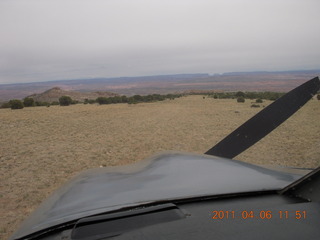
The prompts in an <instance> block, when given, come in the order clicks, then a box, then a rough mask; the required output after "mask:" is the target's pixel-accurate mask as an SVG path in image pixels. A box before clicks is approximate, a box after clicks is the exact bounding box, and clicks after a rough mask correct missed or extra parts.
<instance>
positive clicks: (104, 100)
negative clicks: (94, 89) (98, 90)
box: [96, 97, 110, 105]
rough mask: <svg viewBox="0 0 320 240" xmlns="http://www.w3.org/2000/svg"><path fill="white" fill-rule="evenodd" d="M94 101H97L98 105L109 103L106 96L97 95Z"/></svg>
mask: <svg viewBox="0 0 320 240" xmlns="http://www.w3.org/2000/svg"><path fill="white" fill-rule="evenodd" d="M96 102H97V103H99V104H100V105H101V104H109V103H110V101H109V100H108V98H106V97H98V98H97V99H96Z"/></svg>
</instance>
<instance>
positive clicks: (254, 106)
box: [251, 104, 260, 108]
mask: <svg viewBox="0 0 320 240" xmlns="http://www.w3.org/2000/svg"><path fill="white" fill-rule="evenodd" d="M251 107H252V108H259V107H260V105H259V104H252V105H251Z"/></svg>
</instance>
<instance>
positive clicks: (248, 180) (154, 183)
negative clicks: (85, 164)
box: [11, 152, 301, 239]
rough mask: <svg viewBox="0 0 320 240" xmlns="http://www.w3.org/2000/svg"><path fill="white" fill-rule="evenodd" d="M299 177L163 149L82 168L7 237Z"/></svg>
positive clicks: (275, 186) (279, 185) (274, 186)
mask: <svg viewBox="0 0 320 240" xmlns="http://www.w3.org/2000/svg"><path fill="white" fill-rule="evenodd" d="M300 177H301V175H298V174H293V173H288V172H280V171H275V170H270V169H267V168H263V167H260V166H257V165H253V164H249V163H244V162H241V161H236V160H231V159H225V158H220V157H213V156H208V155H195V154H186V153H180V152H166V153H163V154H159V155H156V156H154V157H151V158H149V159H146V160H144V161H142V162H139V163H136V164H133V165H129V166H122V167H114V168H99V169H93V170H89V171H86V172H83V173H82V174H80V175H78V176H77V177H75V178H74V179H72V180H71V181H69V182H68V183H67V184H65V185H64V186H63V187H62V188H60V189H58V190H57V191H56V192H55V193H53V194H52V195H51V197H49V198H48V199H47V200H46V201H45V202H44V203H43V204H42V205H40V207H39V208H38V209H37V210H36V211H35V212H34V213H33V214H32V215H31V216H30V217H29V218H28V219H26V221H25V222H24V224H22V226H21V227H20V229H19V230H18V231H17V232H16V233H15V234H14V235H13V236H12V238H11V239H19V238H22V237H24V236H27V235H30V234H33V233H35V232H39V231H44V230H46V229H49V228H52V227H54V226H58V225H61V224H64V223H67V222H72V221H76V220H78V219H80V218H83V217H88V216H92V215H96V214H101V213H107V212H111V211H115V210H119V209H123V208H128V207H133V206H139V205H145V204H149V203H156V202H166V201H168V202H169V201H172V200H179V199H188V198H196V197H208V196H222V195H228V194H243V193H250V192H263V191H274V190H281V189H283V188H284V187H286V186H288V185H289V184H291V183H292V182H294V181H295V180H297V179H299V178H300Z"/></svg>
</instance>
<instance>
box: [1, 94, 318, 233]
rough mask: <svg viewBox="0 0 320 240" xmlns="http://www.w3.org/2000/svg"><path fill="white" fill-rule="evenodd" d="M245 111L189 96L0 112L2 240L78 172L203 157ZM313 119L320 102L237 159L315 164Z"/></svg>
mask: <svg viewBox="0 0 320 240" xmlns="http://www.w3.org/2000/svg"><path fill="white" fill-rule="evenodd" d="M267 104H268V102H265V103H263V105H267ZM250 105H251V103H250V101H248V100H247V101H246V102H245V103H243V104H241V103H236V100H215V99H212V98H205V99H203V97H202V96H188V97H183V98H180V99H176V100H166V101H163V102H157V103H142V104H136V105H128V104H117V105H103V106H98V105H73V106H68V107H60V106H52V107H37V108H24V109H22V110H15V111H13V110H10V109H0V133H1V138H0V206H1V208H0V238H1V239H6V238H8V237H9V235H11V234H12V232H13V231H14V229H16V228H17V227H18V226H19V224H20V223H21V221H22V220H23V219H25V218H26V216H27V215H28V214H29V213H30V212H31V211H32V210H33V209H35V208H36V207H37V206H38V205H39V204H40V202H41V201H42V200H44V199H45V198H46V197H47V196H48V195H49V194H50V193H51V192H52V191H53V190H55V189H56V188H58V187H59V186H61V185H63V184H64V183H65V182H66V181H67V180H68V179H70V178H71V177H72V176H74V175H76V174H78V173H79V172H80V171H83V170H86V169H89V168H95V167H100V166H115V165H124V164H129V163H133V162H135V161H139V160H142V159H144V158H146V157H148V156H150V155H152V154H154V153H157V152H159V151H163V150H178V151H188V152H195V153H203V152H205V151H207V150H208V149H209V148H210V147H212V146H213V145H214V144H216V143H217V142H218V141H220V140H221V139H222V138H223V137H224V136H226V135H227V134H228V133H230V132H231V131H232V130H234V129H235V128H236V127H238V126H239V125H240V124H242V123H243V122H244V121H246V120H247V119H249V118H250V117H251V116H253V115H254V114H255V113H257V112H258V111H259V110H261V108H251V107H250ZM319 115H320V101H317V100H311V101H310V102H309V103H308V104H307V105H306V106H305V107H303V108H302V109H300V110H299V111H298V112H297V113H296V114H295V115H294V116H293V117H291V118H290V119H289V120H288V121H287V122H285V123H284V124H283V125H282V126H280V127H279V128H278V129H277V130H275V131H274V132H273V133H271V134H270V135H269V136H267V137H266V138H265V139H263V140H262V141H261V142H259V143H258V144H256V145H255V146H254V147H252V148H251V149H249V150H247V151H246V152H244V153H243V154H241V155H240V156H238V157H237V159H240V160H243V161H247V162H251V163H257V164H274V165H283V166H298V167H316V166H318V165H319V163H320V159H319V156H320V140H319V136H320V121H319V117H318V116H319Z"/></svg>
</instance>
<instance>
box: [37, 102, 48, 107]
mask: <svg viewBox="0 0 320 240" xmlns="http://www.w3.org/2000/svg"><path fill="white" fill-rule="evenodd" d="M48 105H50V103H48V102H39V101H35V106H37V107H41V106H44V107H45V106H48Z"/></svg>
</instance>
